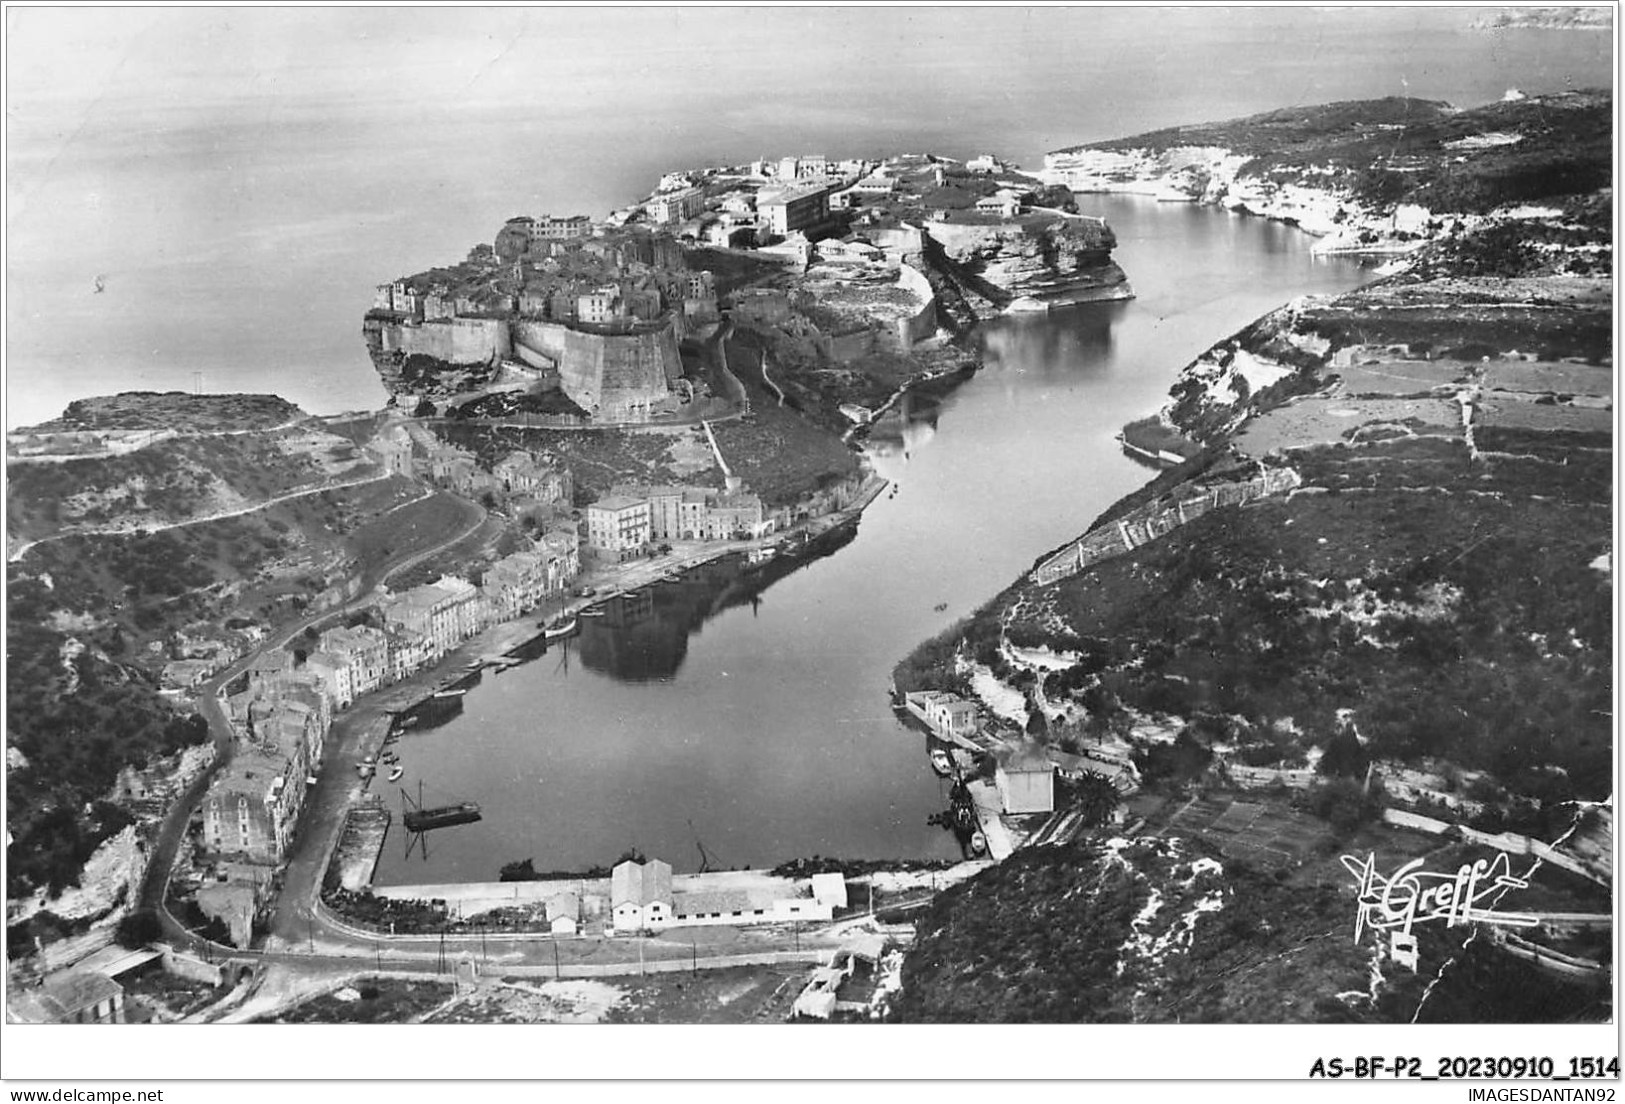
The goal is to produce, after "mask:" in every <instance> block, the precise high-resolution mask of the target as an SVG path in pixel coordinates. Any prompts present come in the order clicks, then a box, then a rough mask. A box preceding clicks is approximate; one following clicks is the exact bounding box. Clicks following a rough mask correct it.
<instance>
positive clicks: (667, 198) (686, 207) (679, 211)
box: [649, 188, 705, 223]
mask: <svg viewBox="0 0 1625 1104" xmlns="http://www.w3.org/2000/svg"><path fill="white" fill-rule="evenodd" d="M704 210H705V193H704V192H702V191H701V190H700V189H698V188H684V189H683V190H682V191H680V192H663V193H661V194H660V195H657V196H655V197H653V198H652V199H650V200H649V219H650V221H652V222H658V223H666V222H686V221H687V220H689V219H691V218H697V217H699V214H700V212H702V211H704Z"/></svg>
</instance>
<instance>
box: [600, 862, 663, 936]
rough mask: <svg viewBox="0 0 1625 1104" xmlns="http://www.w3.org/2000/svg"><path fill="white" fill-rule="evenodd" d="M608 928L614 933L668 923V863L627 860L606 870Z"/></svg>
mask: <svg viewBox="0 0 1625 1104" xmlns="http://www.w3.org/2000/svg"><path fill="white" fill-rule="evenodd" d="M609 903H610V927H611V930H613V931H615V932H617V933H624V932H636V931H645V930H648V929H651V928H663V927H665V926H666V925H667V924H669V923H670V922H671V918H672V898H671V866H670V864H668V863H663V862H661V861H660V860H659V859H650V860H649V861H648V862H645V863H635V862H632V861H631V860H630V859H629V860H627V861H626V862H623V863H621V864H620V865H619V866H617V867H616V868H615V869H614V870H612V871H610V879H609Z"/></svg>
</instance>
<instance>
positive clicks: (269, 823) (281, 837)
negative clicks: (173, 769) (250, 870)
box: [203, 747, 305, 866]
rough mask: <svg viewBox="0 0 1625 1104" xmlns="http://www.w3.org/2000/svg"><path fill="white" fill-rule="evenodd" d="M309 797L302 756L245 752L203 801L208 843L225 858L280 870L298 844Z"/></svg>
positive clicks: (204, 833) (242, 751) (205, 837)
mask: <svg viewBox="0 0 1625 1104" xmlns="http://www.w3.org/2000/svg"><path fill="white" fill-rule="evenodd" d="M304 795H305V773H304V769H303V764H302V763H301V762H300V757H298V756H295V755H290V754H288V753H286V752H281V751H278V752H271V751H265V750H263V749H261V748H257V747H245V748H243V749H241V750H240V751H239V752H238V753H237V756H236V758H234V759H233V760H232V761H231V764H230V766H228V767H227V768H226V770H225V772H224V773H223V774H222V775H221V776H220V777H219V778H218V779H216V780H215V783H214V785H213V786H211V787H209V792H208V794H207V795H206V796H205V798H204V801H203V839H204V843H205V844H206V845H207V846H208V848H209V849H210V850H211V851H214V852H216V853H217V854H220V855H232V856H237V857H240V858H242V859H244V860H246V861H248V862H252V863H261V864H266V865H271V866H274V865H277V864H278V863H280V862H282V860H283V858H284V856H286V854H287V848H288V844H289V843H290V842H291V841H292V839H293V828H294V823H295V821H297V820H298V818H299V809H300V806H301V805H302V803H303V801H304Z"/></svg>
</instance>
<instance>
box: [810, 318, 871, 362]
mask: <svg viewBox="0 0 1625 1104" xmlns="http://www.w3.org/2000/svg"><path fill="white" fill-rule="evenodd" d="M823 345H824V349H825V352H826V353H828V355H829V358H830V359H831V360H833V361H835V362H836V363H838V364H848V363H850V362H852V361H854V360H857V359H858V358H859V357H863V356H868V355H869V353H870V352H871V351H872V350H873V349H874V347H875V331H874V328H873V327H865V328H864V329H861V330H853V331H852V332H851V333H844V334H828V335H825V337H824V341H823Z"/></svg>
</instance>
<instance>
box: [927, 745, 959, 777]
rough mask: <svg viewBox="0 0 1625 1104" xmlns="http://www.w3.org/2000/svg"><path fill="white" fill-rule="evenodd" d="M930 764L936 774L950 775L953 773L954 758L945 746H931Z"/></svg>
mask: <svg viewBox="0 0 1625 1104" xmlns="http://www.w3.org/2000/svg"><path fill="white" fill-rule="evenodd" d="M931 766H932V768H933V769H935V770H936V772H937V773H938V774H941V775H951V774H953V773H954V758H953V756H951V755H949V754H948V750H947V749H946V748H932V749H931Z"/></svg>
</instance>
